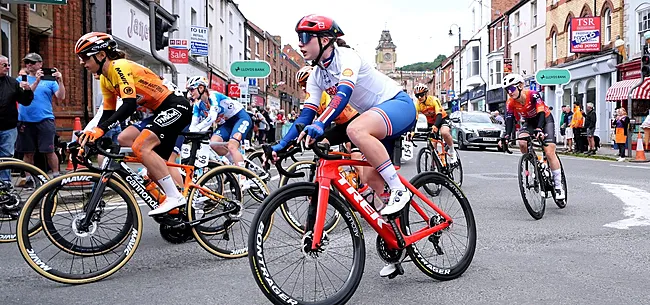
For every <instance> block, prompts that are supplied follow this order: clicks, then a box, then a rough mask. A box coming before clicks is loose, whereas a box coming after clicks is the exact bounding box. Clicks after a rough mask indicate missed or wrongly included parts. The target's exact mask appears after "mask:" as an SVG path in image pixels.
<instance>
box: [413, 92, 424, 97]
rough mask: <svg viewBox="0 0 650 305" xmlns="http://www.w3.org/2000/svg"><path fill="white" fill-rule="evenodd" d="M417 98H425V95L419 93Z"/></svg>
mask: <svg viewBox="0 0 650 305" xmlns="http://www.w3.org/2000/svg"><path fill="white" fill-rule="evenodd" d="M415 97H417V98H421V97H424V93H418V94H416V95H415Z"/></svg>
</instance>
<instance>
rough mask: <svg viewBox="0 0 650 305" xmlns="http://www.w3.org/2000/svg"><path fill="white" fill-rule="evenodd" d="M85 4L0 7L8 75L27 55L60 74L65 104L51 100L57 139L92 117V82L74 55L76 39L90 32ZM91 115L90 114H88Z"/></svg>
mask: <svg viewBox="0 0 650 305" xmlns="http://www.w3.org/2000/svg"><path fill="white" fill-rule="evenodd" d="M89 7H90V6H89V5H87V2H86V1H69V2H68V4H67V5H43V4H4V3H3V4H0V15H1V19H2V21H1V24H2V35H1V38H0V42H1V44H2V55H5V56H7V57H9V60H10V63H11V67H12V69H11V75H12V76H16V75H18V71H19V70H20V69H21V68H22V66H23V64H22V58H23V57H24V56H25V55H26V54H27V53H30V52H36V53H39V54H40V55H41V56H42V57H43V66H44V67H55V68H57V69H58V70H59V71H60V72H61V73H62V74H63V82H64V84H65V87H66V97H65V99H64V100H62V101H60V100H57V99H56V97H53V102H52V106H53V110H54V115H55V117H56V119H55V123H56V127H57V131H58V133H59V135H61V136H63V137H64V139H66V140H67V139H69V137H70V136H71V132H70V131H71V130H72V125H73V122H74V118H75V117H80V118H81V119H82V120H84V118H86V119H87V118H88V117H89V116H92V110H91V108H90V107H89V105H90V104H91V103H90V101H91V89H90V81H91V78H90V77H89V76H88V75H87V74H86V73H85V70H84V68H83V67H82V66H81V65H80V64H79V59H78V58H77V56H76V55H75V54H74V45H75V43H76V42H77V39H78V38H79V37H81V35H83V34H84V33H85V31H84V28H86V29H87V28H90V25H89V24H88V23H87V21H86V20H88V19H89V16H90V14H89V12H90V10H89ZM89 111H90V112H89Z"/></svg>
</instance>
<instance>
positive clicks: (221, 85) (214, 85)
mask: <svg viewBox="0 0 650 305" xmlns="http://www.w3.org/2000/svg"><path fill="white" fill-rule="evenodd" d="M209 79H210V89H212V90H215V91H218V92H220V93H223V94H226V83H225V82H224V80H223V79H221V78H220V77H219V76H217V75H215V74H212V73H211V75H209Z"/></svg>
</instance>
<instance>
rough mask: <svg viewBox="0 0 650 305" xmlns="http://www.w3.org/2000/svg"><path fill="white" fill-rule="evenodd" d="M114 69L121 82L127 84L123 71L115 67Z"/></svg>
mask: <svg viewBox="0 0 650 305" xmlns="http://www.w3.org/2000/svg"><path fill="white" fill-rule="evenodd" d="M115 71H116V72H117V75H118V76H119V77H120V80H122V83H123V84H125V85H128V84H129V82H128V81H127V80H126V77H125V76H124V72H122V69H120V68H118V67H116V68H115Z"/></svg>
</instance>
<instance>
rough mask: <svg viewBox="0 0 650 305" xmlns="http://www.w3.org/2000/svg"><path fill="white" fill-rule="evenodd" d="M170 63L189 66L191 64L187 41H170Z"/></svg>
mask: <svg viewBox="0 0 650 305" xmlns="http://www.w3.org/2000/svg"><path fill="white" fill-rule="evenodd" d="M169 62H171V63H173V64H188V63H189V62H190V56H189V50H188V42H187V39H170V40H169Z"/></svg>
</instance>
